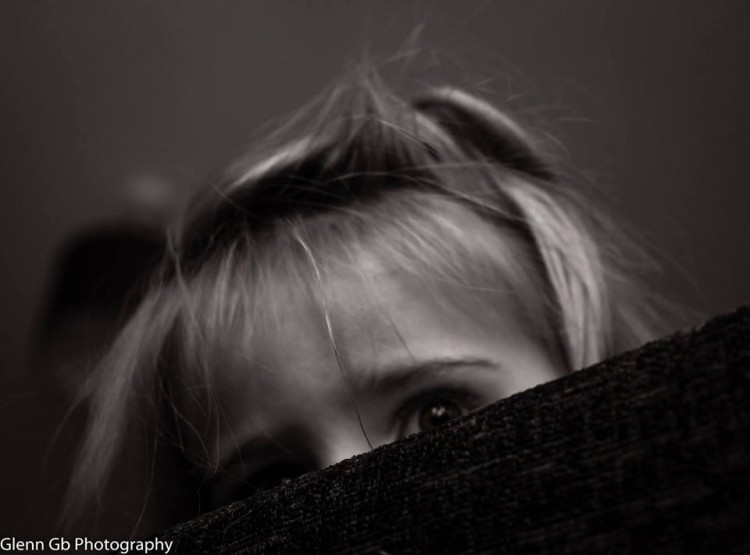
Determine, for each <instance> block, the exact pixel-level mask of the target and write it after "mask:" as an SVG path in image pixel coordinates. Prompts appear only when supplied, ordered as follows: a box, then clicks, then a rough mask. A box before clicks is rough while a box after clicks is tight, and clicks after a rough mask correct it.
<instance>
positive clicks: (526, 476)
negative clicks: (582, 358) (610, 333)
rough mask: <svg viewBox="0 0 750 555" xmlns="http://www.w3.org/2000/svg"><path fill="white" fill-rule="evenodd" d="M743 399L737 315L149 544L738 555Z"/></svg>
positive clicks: (743, 333) (748, 412)
mask: <svg viewBox="0 0 750 555" xmlns="http://www.w3.org/2000/svg"><path fill="white" fill-rule="evenodd" d="M749 400H750V307H748V308H743V309H740V310H738V311H737V312H735V313H734V314H732V315H728V316H723V317H720V318H716V319H714V320H712V321H711V322H709V323H708V324H706V325H705V326H704V327H703V328H701V329H699V330H697V331H694V332H691V333H684V334H678V335H675V336H673V337H670V338H667V339H664V340H662V341H658V342H655V343H651V344H649V345H646V346H644V347H642V348H641V349H639V350H637V351H634V352H632V353H628V354H625V355H622V356H620V357H616V358H613V359H612V360H609V361H606V362H604V363H601V364H598V365H596V366H594V367H592V368H589V369H587V370H583V371H580V372H576V373H574V374H571V375H570V376H566V377H564V378H562V379H559V380H557V381H554V382H551V383H548V384H545V385H542V386H539V387H536V388H534V389H532V390H530V391H526V392H524V393H521V394H518V395H515V396H513V397H511V398H509V399H505V400H503V401H500V402H497V403H495V404H493V405H491V406H489V407H487V408H485V409H483V410H481V411H479V412H476V413H474V414H471V415H469V416H467V417H465V418H462V419H460V420H456V421H454V422H451V423H449V424H447V425H446V426H445V427H441V428H439V429H437V430H434V431H432V432H427V433H423V434H419V435H416V436H412V437H408V438H406V439H403V440H401V441H399V442H397V443H393V444H391V445H387V446H384V447H381V448H379V449H376V450H375V451H373V452H371V453H367V454H365V455H362V456H359V457H355V458H353V459H350V460H347V461H344V462H342V463H340V464H337V465H335V466H333V467H330V468H327V469H325V470H322V471H319V472H315V473H312V474H308V475H305V476H303V477H301V478H300V479H298V480H295V481H293V482H290V483H288V484H286V485H284V486H281V487H279V488H276V489H274V490H270V491H267V492H265V493H263V494H261V495H259V496H257V497H255V498H252V499H248V500H246V501H242V502H239V503H235V504H233V505H230V506H227V507H224V508H221V509H219V510H217V511H214V512H213V513H209V514H206V515H203V516H202V517H200V518H197V519H195V520H193V521H190V522H187V523H185V524H182V525H179V526H177V527H176V528H174V529H172V530H170V531H169V532H167V533H165V534H162V535H161V536H160V538H161V539H166V540H174V541H175V547H174V550H176V552H177V553H193V552H194V553H199V552H200V553H214V552H220V553H235V552H244V553H263V554H270V553H327V554H328V553H331V554H334V553H372V554H376V553H388V554H393V555H396V554H411V553H495V552H503V553H506V552H510V553H539V552H565V553H573V552H580V553H590V552H606V553H644V552H651V553H685V552H691V553H692V552H702V553H750V499H749V495H748V494H749V490H750V417H749V416H750V404H749V403H748V401H749ZM173 552H174V551H173Z"/></svg>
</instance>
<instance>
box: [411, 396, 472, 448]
mask: <svg viewBox="0 0 750 555" xmlns="http://www.w3.org/2000/svg"><path fill="white" fill-rule="evenodd" d="M476 408H478V405H477V403H476V402H475V401H473V400H472V399H471V396H470V395H469V394H467V393H464V392H458V391H450V392H436V393H431V394H428V395H421V396H419V397H417V398H416V399H414V400H412V401H410V402H408V403H407V404H406V405H405V406H404V408H403V409H401V410H400V411H399V413H400V421H401V429H400V433H399V436H400V437H405V436H408V435H411V434H415V433H417V432H426V431H428V430H432V429H434V428H437V427H438V426H441V425H443V424H445V423H446V422H449V421H451V420H453V419H455V418H459V417H461V416H464V415H466V414H468V413H470V412H471V411H472V410H475V409H476Z"/></svg>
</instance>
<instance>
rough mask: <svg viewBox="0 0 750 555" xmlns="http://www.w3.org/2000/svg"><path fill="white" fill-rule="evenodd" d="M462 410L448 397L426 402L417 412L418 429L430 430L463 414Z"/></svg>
mask: <svg viewBox="0 0 750 555" xmlns="http://www.w3.org/2000/svg"><path fill="white" fill-rule="evenodd" d="M463 414H464V412H463V410H462V409H461V407H460V406H458V404H457V403H454V402H453V401H449V400H448V399H438V400H435V401H431V402H429V403H427V404H426V405H425V406H424V407H422V410H421V411H420V413H419V430H420V431H422V432H423V431H427V430H432V429H433V428H436V427H438V426H440V425H441V424H445V423H446V422H448V421H449V420H453V419H454V418H458V417H459V416H463Z"/></svg>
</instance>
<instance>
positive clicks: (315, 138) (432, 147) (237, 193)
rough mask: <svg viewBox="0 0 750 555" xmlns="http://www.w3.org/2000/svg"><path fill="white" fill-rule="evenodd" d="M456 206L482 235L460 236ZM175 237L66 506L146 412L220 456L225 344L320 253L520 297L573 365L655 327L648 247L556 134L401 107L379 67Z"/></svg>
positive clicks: (281, 142)
mask: <svg viewBox="0 0 750 555" xmlns="http://www.w3.org/2000/svg"><path fill="white" fill-rule="evenodd" d="M458 212H462V213H464V214H470V215H471V217H473V218H474V219H475V220H477V221H478V222H480V223H481V224H482V225H483V226H484V227H483V228H482V229H483V230H488V233H486V234H484V235H482V234H480V235H477V234H476V233H474V232H472V233H473V234H472V233H470V232H468V231H467V230H465V229H462V228H461V227H460V226H458V225H457V224H456V218H455V214H456V213H458ZM171 245H172V248H171V256H169V257H167V259H166V260H165V263H164V265H163V268H162V271H161V272H160V274H159V275H158V277H157V279H155V280H154V285H153V287H152V288H151V291H150V293H149V294H148V295H147V297H146V299H145V300H144V301H143V303H142V304H141V306H140V308H139V309H138V310H137V312H136V313H135V315H134V316H133V317H132V319H131V320H130V321H129V323H128V324H127V325H126V326H125V328H124V329H123V330H122V333H121V334H120V336H119V337H118V339H117V340H116V341H115V343H114V345H113V346H112V349H111V351H110V353H109V354H108V355H107V356H106V358H105V360H104V361H103V362H102V364H101V366H100V371H99V372H98V373H97V374H96V375H95V376H92V379H91V380H90V382H89V387H88V389H87V392H86V394H87V396H88V397H89V398H90V420H89V424H88V429H87V431H86V435H85V439H84V443H83V447H82V450H81V456H80V459H79V461H78V465H77V467H76V469H75V473H74V475H73V477H72V481H71V490H70V491H71V495H70V497H69V511H68V512H67V514H69V515H74V514H76V513H77V511H78V510H80V508H81V507H82V505H83V504H84V503H85V502H86V501H87V500H88V499H89V498H90V497H91V496H92V495H93V494H94V493H95V492H96V491H98V488H99V487H100V485H101V484H102V483H103V482H104V480H105V478H106V477H107V474H108V472H109V469H110V467H111V466H112V462H113V459H114V458H115V456H116V454H117V453H118V450H119V449H121V446H122V441H123V440H122V438H123V435H124V434H125V433H126V430H127V429H128V428H129V426H130V425H131V423H132V421H133V420H134V417H135V415H138V414H141V413H140V412H139V411H142V410H143V407H150V409H151V411H152V413H154V414H157V413H158V414H160V411H161V408H160V407H165V406H166V407H168V412H169V414H170V416H171V417H172V418H173V422H176V424H175V425H174V426H167V427H166V429H169V430H171V432H169V433H170V436H169V440H170V441H172V442H174V443H175V444H176V445H177V447H178V449H181V450H182V451H185V452H187V451H189V449H187V448H186V447H185V445H186V444H188V443H191V442H192V444H193V445H195V444H196V443H197V444H199V445H201V446H202V447H203V449H204V450H205V456H206V458H207V459H209V460H210V459H211V455H210V452H211V450H212V447H211V445H210V444H209V442H210V440H211V438H215V437H216V436H217V435H218V434H216V430H217V429H218V427H220V426H221V425H222V423H221V414H220V411H221V404H220V402H219V401H220V399H218V397H219V394H218V393H217V392H216V390H215V389H214V388H213V386H212V376H213V375H214V373H215V372H216V371H218V370H217V369H216V368H215V366H216V364H215V363H214V360H215V356H214V355H215V353H216V350H217V349H220V346H221V342H222V340H223V338H225V337H226V334H227V332H228V331H227V330H229V329H230V328H231V327H233V326H237V325H242V326H252V325H253V322H257V321H258V320H259V314H258V311H259V308H258V306H257V303H255V302H254V299H257V298H258V297H259V296H262V295H264V294H268V292H269V291H270V290H271V288H273V287H274V276H279V275H282V274H283V275H285V276H293V277H295V278H297V279H298V280H300V281H301V282H308V283H309V282H314V281H316V279H317V280H319V279H320V275H318V276H317V277H316V276H315V275H314V272H315V271H318V270H319V268H318V266H316V260H318V261H323V260H325V259H326V257H328V258H330V257H331V256H332V254H331V253H334V252H335V253H338V255H339V256H341V255H342V254H343V255H344V256H346V257H347V259H348V260H352V259H354V258H356V256H357V254H358V253H361V252H377V253H378V254H379V256H380V257H381V258H385V259H387V260H389V261H391V262H392V263H393V264H395V265H397V266H398V267H399V268H401V269H403V270H404V271H408V272H411V273H413V274H415V275H418V276H422V277H424V279H439V280H450V281H451V282H454V283H462V284H464V285H466V286H467V287H473V288H475V289H476V290H478V291H480V292H481V290H483V288H486V289H487V290H491V289H492V288H493V287H497V288H506V289H509V290H511V291H513V292H514V294H515V295H516V297H517V298H518V304H519V307H520V312H521V313H522V315H523V317H524V318H525V319H526V321H527V322H528V323H529V324H530V325H531V326H532V327H533V329H534V330H535V332H536V333H538V335H539V336H540V337H543V338H544V339H545V341H546V342H547V343H546V344H547V345H548V347H549V348H550V349H555V350H557V351H558V352H559V354H560V357H561V359H562V360H564V361H565V364H566V366H567V369H568V370H575V369H578V368H582V367H585V366H588V365H591V364H593V363H595V362H597V361H600V360H602V359H603V358H606V357H608V356H611V355H613V354H615V353H617V352H620V351H623V350H626V349H629V348H632V347H635V346H637V345H639V344H641V343H643V342H644V341H645V340H647V339H649V338H651V337H652V336H653V334H654V333H655V332H656V331H658V330H655V328H654V323H655V322H656V318H655V315H654V314H653V312H652V311H650V309H649V303H650V300H649V299H648V298H646V297H645V296H644V293H643V291H642V289H641V288H640V287H639V286H638V285H637V284H636V280H635V279H634V272H633V269H632V268H631V267H629V265H628V264H629V262H630V261H633V260H636V259H638V260H640V254H639V253H638V251H637V250H636V249H633V248H632V247H631V246H629V245H628V244H627V242H626V241H624V240H623V238H622V236H618V233H617V230H615V229H613V228H612V226H610V225H609V224H608V220H607V219H606V218H604V217H603V216H602V215H601V214H600V213H599V212H598V211H597V210H596V209H595V208H594V207H593V206H592V204H591V200H590V199H589V198H588V197H586V196H585V195H583V193H582V190H581V188H580V187H576V186H575V184H574V183H573V182H572V181H571V180H570V179H568V178H566V177H565V174H564V172H563V171H562V170H561V164H560V163H559V160H558V158H557V157H556V156H554V155H553V154H552V150H551V149H550V148H549V145H548V144H547V143H545V142H543V141H541V140H540V139H539V137H537V136H535V135H533V134H532V133H530V132H529V131H527V130H526V129H524V128H523V127H521V126H520V125H519V124H518V123H516V121H515V120H514V119H512V118H511V117H509V116H508V115H506V114H505V113H503V112H502V111H499V110H498V109H496V108H495V107H493V106H491V105H490V104H489V103H487V102H485V101H483V100H481V99H479V98H477V97H475V96H472V95H469V94H467V93H465V92H462V91H460V90H455V89H450V88H439V89H433V90H430V91H428V92H426V93H425V94H423V95H421V96H418V97H417V98H416V99H415V100H413V101H407V100H404V99H402V98H400V97H399V96H397V95H396V94H394V93H393V92H392V91H391V90H389V89H388V88H387V87H385V86H384V85H383V84H382V83H381V82H380V79H379V77H378V76H377V75H374V74H372V73H370V72H366V74H362V73H359V74H357V75H355V76H354V77H351V78H349V79H347V80H345V81H343V82H340V83H338V84H337V85H336V86H335V87H333V88H332V89H331V90H329V91H327V92H326V93H325V94H324V95H323V96H321V97H320V98H319V99H317V100H316V101H315V102H313V103H312V104H311V105H310V106H308V107H306V108H305V110H303V111H302V112H300V114H298V115H297V116H295V117H293V118H291V120H290V122H289V123H287V124H286V125H285V126H283V128H282V130H281V131H278V132H276V133H274V134H273V136H271V137H269V138H266V139H265V140H264V141H263V143H262V144H261V145H259V146H258V147H256V148H254V149H253V150H252V151H251V152H250V153H249V154H247V155H246V156H245V157H244V158H242V159H241V160H240V161H238V162H237V163H235V164H234V165H233V166H232V167H231V168H230V169H229V171H228V172H227V174H226V175H225V176H224V177H223V178H222V179H221V180H220V182H219V183H214V184H212V186H211V187H207V188H206V190H205V191H204V192H203V194H202V195H201V196H200V197H199V198H198V199H197V200H196V201H195V202H194V203H193V204H192V205H191V207H190V208H189V209H188V210H187V211H186V214H185V217H184V219H183V221H182V223H181V225H179V226H177V228H176V233H174V234H173V236H172V241H171ZM311 261H312V268H311V264H310V262H311ZM320 263H321V264H323V262H320ZM189 406H191V407H193V408H194V409H195V410H199V411H202V412H201V413H200V418H191V417H189V416H188V415H187V414H188V413H189V412H191V410H192V409H190V408H188V407H189ZM196 407H198V408H196ZM175 430H176V431H175ZM188 436H190V437H188ZM190 438H192V439H190Z"/></svg>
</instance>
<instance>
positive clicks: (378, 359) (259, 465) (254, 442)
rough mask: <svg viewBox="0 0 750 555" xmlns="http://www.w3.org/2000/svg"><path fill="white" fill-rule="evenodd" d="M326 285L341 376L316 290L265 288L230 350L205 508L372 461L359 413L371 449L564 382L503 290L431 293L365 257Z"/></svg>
mask: <svg viewBox="0 0 750 555" xmlns="http://www.w3.org/2000/svg"><path fill="white" fill-rule="evenodd" d="M363 276H366V278H365V277H363ZM324 279H325V291H324V293H325V298H326V302H327V308H328V311H329V314H330V317H331V323H332V327H333V336H334V338H335V341H336V345H337V348H338V350H339V354H340V360H341V363H342V364H341V366H342V367H343V368H342V367H340V366H339V364H338V362H337V358H336V354H335V352H334V349H333V348H332V344H331V341H330V337H329V334H328V331H327V328H326V323H325V319H324V311H323V308H322V302H321V298H320V290H319V289H317V288H316V287H311V288H310V289H309V290H307V291H302V290H301V289H295V288H294V287H292V286H288V285H281V284H275V285H273V287H274V290H273V291H272V294H269V295H267V296H266V301H265V303H264V304H265V310H264V311H263V314H264V315H265V317H264V318H263V321H262V322H261V323H259V324H258V325H255V326H254V329H253V333H252V336H251V337H249V338H248V337H247V335H246V334H237V336H236V337H235V338H233V339H232V340H230V341H229V348H228V349H227V351H226V354H227V357H226V360H222V361H221V366H222V373H221V376H220V378H219V394H220V397H221V399H222V401H223V402H222V410H223V417H224V418H225V419H226V423H227V426H226V427H225V431H224V432H223V433H222V434H220V437H219V441H218V453H217V457H218V461H219V468H221V471H220V472H219V473H218V474H217V476H216V478H215V479H214V485H213V487H212V488H211V491H212V493H211V500H210V504H211V505H212V506H219V505H223V504H226V503H229V502H231V501H233V500H235V499H238V498H243V497H247V496H249V495H251V494H252V493H254V492H255V491H257V490H258V489H265V488H268V487H271V486H273V485H275V484H277V483H280V482H282V481H284V480H285V479H286V478H291V477H294V476H296V475H299V474H302V473H304V472H307V471H311V470H314V469H319V468H323V467H326V466H328V465H331V464H334V463H336V462H338V461H341V460H343V459H346V458H349V457H352V456H354V455H357V454H359V453H363V452H365V451H368V450H369V445H368V441H367V439H366V438H365V436H364V434H363V432H362V429H361V428H360V425H359V421H358V418H357V414H356V412H355V408H354V406H355V404H356V407H357V409H358V411H359V413H360V416H361V421H362V426H363V427H364V430H365V431H366V433H367V437H368V438H369V441H370V443H371V444H372V445H373V446H378V445H383V444H385V443H389V442H392V441H395V440H397V439H399V438H402V437H404V436H407V435H409V434H413V433H416V432H419V431H423V430H428V429H431V428H433V427H435V426H438V425H439V424H441V423H442V422H445V421H446V420H448V419H451V418H455V417H457V416H461V415H464V414H467V413H468V412H471V411H473V410H476V409H478V408H480V407H482V406H484V405H487V404H489V403H492V402H493V401H496V400H498V399H501V398H503V397H507V396H509V395H512V394H514V393H516V392H519V391H522V390H524V389H527V388H530V387H532V386H535V385H537V384H540V383H543V382H546V381H548V380H551V379H553V378H555V377H557V376H559V375H560V374H561V373H562V370H561V369H562V367H563V366H562V364H561V363H560V361H559V360H557V358H556V357H555V356H554V355H551V354H550V353H548V352H547V350H546V349H544V348H542V346H541V343H540V342H539V341H538V340H536V339H535V338H533V337H532V335H531V334H530V333H527V330H525V329H524V325H522V323H521V318H519V316H518V315H517V314H518V310H519V309H518V307H517V304H518V303H517V301H516V300H515V299H514V298H513V297H512V296H511V294H510V293H508V292H501V291H496V292H492V293H491V294H488V293H487V292H484V293H477V292H476V291H473V292H472V291H470V290H468V289H466V288H465V287H461V286H459V285H455V284H445V283H441V284H439V285H434V286H433V287H428V286H426V285H425V282H424V280H418V279H417V278H416V277H414V276H409V275H405V274H404V273H403V272H396V271H392V270H389V269H388V268H387V267H386V266H385V265H382V264H379V263H378V262H377V261H374V260H365V261H363V262H362V263H361V264H359V265H358V271H355V270H353V269H352V268H351V267H350V268H349V269H346V268H343V269H337V270H336V271H335V272H334V273H333V274H327V275H326V276H325V278H324ZM478 296H482V297H483V298H481V299H479V298H478ZM447 299H450V301H448V300H447ZM344 374H345V375H344Z"/></svg>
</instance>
